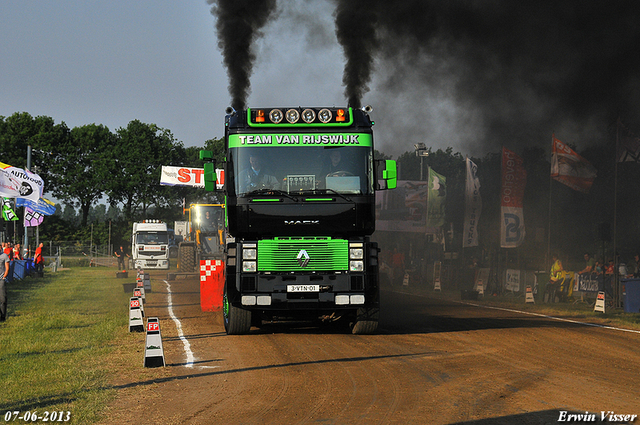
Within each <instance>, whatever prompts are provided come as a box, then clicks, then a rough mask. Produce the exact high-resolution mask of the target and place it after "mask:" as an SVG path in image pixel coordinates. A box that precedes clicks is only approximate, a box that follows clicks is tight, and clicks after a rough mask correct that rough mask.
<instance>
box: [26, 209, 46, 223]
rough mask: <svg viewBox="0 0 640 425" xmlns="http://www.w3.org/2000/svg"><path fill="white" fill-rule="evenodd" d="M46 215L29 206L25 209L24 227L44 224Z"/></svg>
mask: <svg viewBox="0 0 640 425" xmlns="http://www.w3.org/2000/svg"><path fill="white" fill-rule="evenodd" d="M43 220H44V216H43V215H42V214H40V213H39V212H37V211H34V210H32V209H31V208H29V207H26V208H25V211H24V227H36V226H39V225H41V224H42V221H43Z"/></svg>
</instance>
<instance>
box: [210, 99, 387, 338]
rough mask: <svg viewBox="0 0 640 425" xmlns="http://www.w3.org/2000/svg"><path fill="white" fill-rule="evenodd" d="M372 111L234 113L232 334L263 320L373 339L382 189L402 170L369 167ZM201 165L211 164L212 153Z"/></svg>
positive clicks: (229, 161)
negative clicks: (340, 328) (325, 325)
mask: <svg viewBox="0 0 640 425" xmlns="http://www.w3.org/2000/svg"><path fill="white" fill-rule="evenodd" d="M371 111H372V109H371V108H370V107H365V108H362V109H354V108H350V107H347V108H336V107H331V108H313V107H309V108H306V107H305V108H303V107H291V108H257V109H251V108H250V109H246V110H242V111H235V110H233V109H232V108H228V109H227V115H226V120H225V155H226V157H225V161H224V164H216V163H215V162H214V161H210V162H207V163H205V167H204V168H205V171H204V176H205V187H206V188H207V189H208V190H215V180H216V172H215V170H216V166H218V167H219V166H221V165H222V166H223V167H224V176H225V178H224V180H225V182H224V189H223V190H224V194H225V197H226V204H225V212H226V232H227V238H226V246H225V254H226V258H225V283H224V296H223V314H224V324H225V329H226V332H227V333H228V334H242V333H247V332H248V331H249V330H250V328H251V326H252V325H256V326H259V325H260V324H262V322H263V320H286V319H317V318H320V319H325V320H332V321H334V320H344V321H345V323H348V324H349V325H350V326H351V331H352V332H353V333H354V334H369V333H373V332H375V331H376V329H377V327H378V317H379V312H380V287H379V283H378V281H379V279H378V254H379V251H380V249H379V248H378V246H377V244H376V243H375V242H372V241H371V240H370V236H371V234H372V233H373V232H374V230H375V191H376V190H385V189H393V188H395V185H396V163H395V161H391V160H376V159H374V143H373V132H372V127H373V125H374V122H373V121H372V120H371V118H370V116H369V115H370V112H371ZM201 158H203V159H205V160H206V159H211V158H212V154H211V152H208V151H202V152H201Z"/></svg>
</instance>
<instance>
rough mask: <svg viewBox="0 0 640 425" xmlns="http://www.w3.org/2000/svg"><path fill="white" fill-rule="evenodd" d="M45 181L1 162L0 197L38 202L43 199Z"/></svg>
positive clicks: (26, 171) (29, 172)
mask: <svg viewBox="0 0 640 425" xmlns="http://www.w3.org/2000/svg"><path fill="white" fill-rule="evenodd" d="M43 188H44V181H43V180H42V178H41V177H40V176H39V175H37V174H34V173H32V172H31V171H29V170H24V169H22V168H17V167H12V166H11V165H8V164H5V163H3V162H0V196H6V197H7V198H26V199H29V200H31V201H33V202H38V199H40V198H41V197H42V190H43Z"/></svg>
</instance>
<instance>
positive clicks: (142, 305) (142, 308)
mask: <svg viewBox="0 0 640 425" xmlns="http://www.w3.org/2000/svg"><path fill="white" fill-rule="evenodd" d="M131 298H137V299H138V300H140V313H141V314H142V317H144V302H143V301H142V298H141V297H136V296H135V295H134V296H133V297H131Z"/></svg>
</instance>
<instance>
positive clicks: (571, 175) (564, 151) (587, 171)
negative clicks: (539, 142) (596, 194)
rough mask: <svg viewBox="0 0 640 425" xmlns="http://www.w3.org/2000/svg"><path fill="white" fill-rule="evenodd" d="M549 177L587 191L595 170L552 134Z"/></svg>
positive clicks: (575, 188) (594, 175)
mask: <svg viewBox="0 0 640 425" xmlns="http://www.w3.org/2000/svg"><path fill="white" fill-rule="evenodd" d="M552 141H553V146H552V151H551V177H552V178H553V179H554V180H557V181H559V182H560V183H562V184H564V185H566V186H569V187H570V188H571V189H574V190H577V191H579V192H582V193H589V189H591V185H593V181H594V180H595V178H596V174H597V170H596V169H595V168H594V167H593V166H592V165H591V164H590V163H589V161H587V160H586V159H584V158H583V157H581V156H580V155H578V154H577V153H576V152H575V151H574V150H573V149H571V148H570V147H569V146H567V145H565V144H564V143H562V142H561V141H560V140H558V139H556V138H555V136H552Z"/></svg>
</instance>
